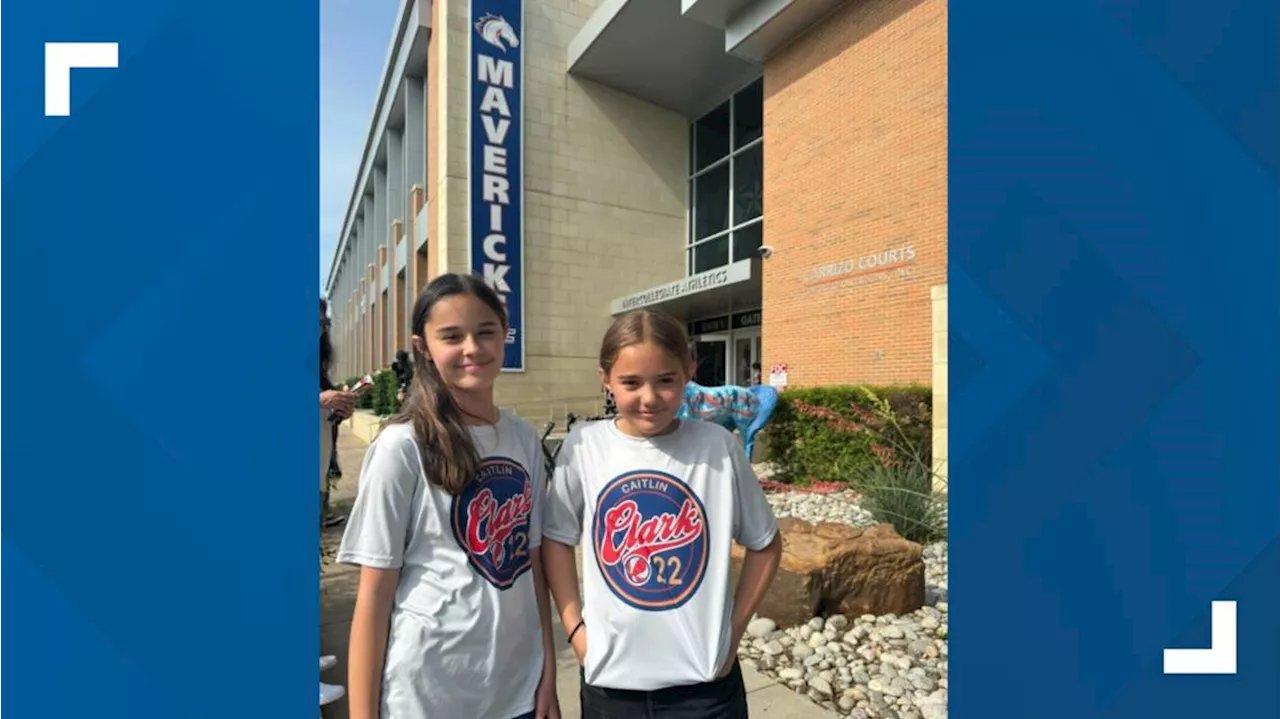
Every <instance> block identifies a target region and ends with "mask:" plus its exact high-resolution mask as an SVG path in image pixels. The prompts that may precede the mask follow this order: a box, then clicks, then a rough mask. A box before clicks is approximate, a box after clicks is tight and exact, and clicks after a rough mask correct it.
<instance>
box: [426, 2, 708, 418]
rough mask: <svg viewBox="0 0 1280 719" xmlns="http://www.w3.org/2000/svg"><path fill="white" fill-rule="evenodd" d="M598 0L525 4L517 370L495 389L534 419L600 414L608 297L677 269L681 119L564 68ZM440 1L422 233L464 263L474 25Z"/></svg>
mask: <svg viewBox="0 0 1280 719" xmlns="http://www.w3.org/2000/svg"><path fill="white" fill-rule="evenodd" d="M598 4H599V0H545V1H541V2H537V3H526V4H525V13H526V18H525V31H524V37H523V38H521V39H522V45H523V47H524V51H525V72H526V75H525V83H526V84H525V92H524V94H525V105H524V110H525V135H524V143H525V144H524V147H525V178H524V181H525V185H524V186H525V196H524V202H525V255H524V263H525V267H524V273H525V341H526V345H525V347H526V353H525V354H526V367H527V371H526V372H525V373H523V374H509V375H504V376H503V377H502V378H501V379H500V380H499V381H498V388H497V397H498V402H499V404H502V405H504V406H507V407H512V408H514V409H516V411H518V412H520V413H521V414H522V415H524V416H526V417H527V418H529V419H531V420H534V421H536V420H538V419H539V418H543V417H545V416H546V415H547V413H548V412H552V413H554V414H555V415H556V416H557V417H559V416H560V415H561V414H562V413H563V412H564V411H565V410H566V409H568V411H573V412H577V413H578V414H580V415H581V414H583V413H584V412H594V411H598V410H599V409H600V405H601V402H600V399H601V395H600V385H599V381H598V380H597V378H596V372H595V367H596V364H597V357H598V354H599V351H600V340H601V338H602V336H603V335H604V331H605V329H606V328H607V327H608V325H609V322H610V321H611V316H610V314H609V303H610V301H612V300H613V299H614V298H616V297H619V296H622V295H625V294H628V293H630V292H634V291H638V290H641V289H644V288H646V287H649V286H652V285H655V284H660V283H662V282H668V281H671V280H673V279H677V278H679V277H682V276H683V275H684V264H683V263H684V254H683V248H684V227H685V190H684V183H685V180H686V173H687V169H686V168H687V158H686V155H687V152H688V149H687V148H688V144H689V141H688V125H687V120H686V119H685V118H683V117H680V116H679V115H676V114H674V113H671V112H668V111H666V110H662V109H659V108H657V107H655V106H653V105H650V104H648V103H645V102H643V101H641V100H638V99H636V98H634V97H631V96H628V95H625V94H623V93H620V92H617V91H614V90H611V89H609V88H605V87H603V86H600V85H598V84H596V83H592V82H590V81H584V80H580V79H578V78H576V77H573V76H572V75H570V74H569V73H568V67H567V54H568V52H567V48H568V45H569V42H570V41H571V40H572V39H573V38H574V36H575V35H576V34H577V32H578V30H579V29H581V27H582V26H583V25H584V24H585V23H586V21H587V19H588V18H589V17H590V16H591V14H592V12H594V10H595V8H596V6H597V5H598ZM443 5H445V4H444V3H436V4H435V7H436V8H441V7H442V6H443ZM448 5H449V7H448V10H447V15H448V17H447V21H446V22H447V27H448V35H447V38H446V39H444V41H443V42H442V43H439V45H440V46H442V47H443V48H444V51H443V54H444V55H445V57H444V59H443V61H442V63H441V64H440V65H439V66H438V67H437V70H439V67H444V68H447V75H445V76H444V77H440V76H438V75H433V74H431V73H432V71H431V70H428V83H429V84H430V85H431V86H432V87H434V88H436V92H435V94H433V95H432V97H431V103H432V105H433V107H434V109H433V110H432V111H431V112H430V116H431V118H432V119H437V118H441V119H440V125H438V126H437V127H436V128H432V129H429V130H428V133H429V138H430V140H429V142H430V144H429V146H428V151H427V152H428V157H429V158H431V160H430V162H431V163H432V166H433V168H435V167H438V168H439V169H438V170H434V171H433V172H432V175H433V176H435V177H436V178H437V183H436V185H435V186H434V188H433V189H429V194H431V195H432V196H433V198H434V201H433V203H432V205H431V209H430V212H432V218H433V220H432V228H433V230H436V229H438V230H439V233H438V234H437V235H435V236H434V237H433V240H432V244H433V246H434V247H436V248H438V249H439V252H440V254H439V256H438V260H439V263H440V268H441V270H444V271H465V270H466V263H467V258H468V251H467V237H468V226H467V223H468V216H467V182H466V177H467V154H466V152H467V146H466V131H467V103H468V96H467V90H468V85H467V43H468V40H469V35H470V33H472V32H473V30H472V27H471V23H470V20H469V18H467V16H466V11H467V4H466V3H449V4H448ZM436 27H437V28H443V27H445V24H443V23H438V24H437V25H436ZM440 35H443V33H440ZM435 41H436V39H435V38H433V43H435ZM432 57H433V58H434V57H435V55H433V56H432ZM441 74H444V73H441ZM441 103H444V105H445V106H444V107H443V108H442V105H441ZM442 115H447V116H445V117H443V118H442V117H441V116H442ZM436 163H438V165H437V164H436ZM441 212H443V214H444V216H443V217H441ZM446 235H447V239H445V240H444V241H442V242H439V243H436V241H435V237H445V236H446Z"/></svg>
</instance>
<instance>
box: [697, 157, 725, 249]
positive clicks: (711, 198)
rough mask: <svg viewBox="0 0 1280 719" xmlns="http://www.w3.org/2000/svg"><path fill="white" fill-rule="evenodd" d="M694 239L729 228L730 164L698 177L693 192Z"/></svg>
mask: <svg viewBox="0 0 1280 719" xmlns="http://www.w3.org/2000/svg"><path fill="white" fill-rule="evenodd" d="M693 210H694V214H693V225H694V230H695V232H694V239H702V238H703V237H706V236H708V235H714V234H715V233H717V232H720V231H722V230H725V229H728V227H729V163H727V162H726V163H725V164H723V165H721V166H719V167H717V168H715V169H713V170H708V171H707V172H706V174H703V175H698V177H697V179H695V180H694V190H693Z"/></svg>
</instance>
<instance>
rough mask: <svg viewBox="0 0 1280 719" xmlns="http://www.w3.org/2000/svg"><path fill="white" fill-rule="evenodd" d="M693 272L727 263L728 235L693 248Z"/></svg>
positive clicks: (711, 268)
mask: <svg viewBox="0 0 1280 719" xmlns="http://www.w3.org/2000/svg"><path fill="white" fill-rule="evenodd" d="M693 252H694V255H693V272H694V274H697V273H699V272H706V271H707V270H713V269H715V268H717V267H721V266H723V265H727V264H729V236H728V235H724V236H723V237H717V238H715V239H714V240H710V241H708V242H704V243H702V244H701V245H698V246H697V247H695V248H693Z"/></svg>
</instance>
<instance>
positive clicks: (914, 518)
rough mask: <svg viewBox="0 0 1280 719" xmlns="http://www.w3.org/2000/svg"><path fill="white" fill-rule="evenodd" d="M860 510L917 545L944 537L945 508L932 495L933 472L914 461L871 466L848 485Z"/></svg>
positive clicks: (928, 467)
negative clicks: (855, 493) (855, 496)
mask: <svg viewBox="0 0 1280 719" xmlns="http://www.w3.org/2000/svg"><path fill="white" fill-rule="evenodd" d="M849 484H850V486H851V487H852V488H853V490H854V491H856V492H858V493H860V494H861V495H862V500H861V502H860V503H861V505H862V508H863V509H865V510H867V511H868V512H870V513H871V516H872V517H874V518H875V519H876V521H878V522H886V523H888V524H892V525H893V527H894V529H896V530H898V534H900V535H902V537H903V538H904V539H908V540H910V541H912V542H918V543H920V544H928V543H930V542H936V541H938V540H940V539H946V537H947V505H946V503H945V502H943V501H941V499H940V498H938V497H936V496H934V487H933V485H934V471H933V468H932V467H930V466H928V465H923V464H919V463H917V462H914V461H907V462H899V463H890V464H888V465H884V464H878V465H874V466H872V467H870V468H868V469H866V470H864V471H863V472H862V473H861V474H858V475H855V476H854V477H853V479H852V480H851V481H850V482H849Z"/></svg>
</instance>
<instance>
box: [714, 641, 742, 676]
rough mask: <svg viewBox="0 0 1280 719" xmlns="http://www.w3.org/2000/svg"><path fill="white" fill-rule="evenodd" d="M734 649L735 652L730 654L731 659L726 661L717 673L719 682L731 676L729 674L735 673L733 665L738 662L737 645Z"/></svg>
mask: <svg viewBox="0 0 1280 719" xmlns="http://www.w3.org/2000/svg"><path fill="white" fill-rule="evenodd" d="M734 647H735V648H734V650H733V651H731V652H729V658H728V659H726V660H725V662H724V664H723V665H722V666H721V667H720V671H718V672H716V679H717V680H720V679H724V678H725V677H727V676H729V672H731V671H733V665H734V663H735V662H737V661H738V650H737V648H736V647H737V645H736V644H735V645H734Z"/></svg>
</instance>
